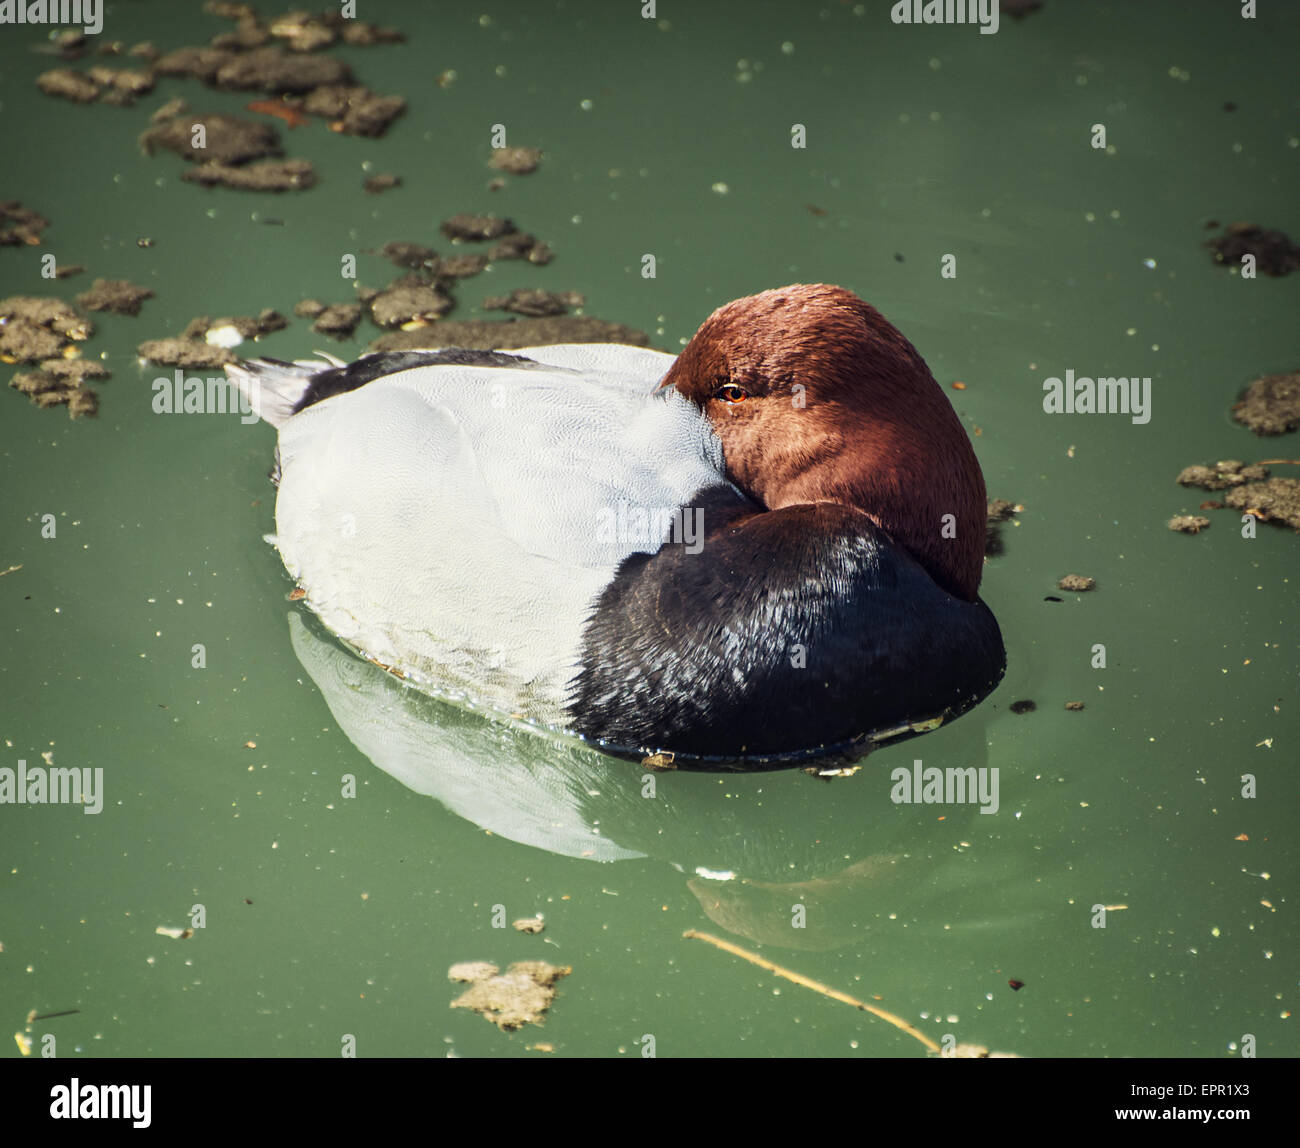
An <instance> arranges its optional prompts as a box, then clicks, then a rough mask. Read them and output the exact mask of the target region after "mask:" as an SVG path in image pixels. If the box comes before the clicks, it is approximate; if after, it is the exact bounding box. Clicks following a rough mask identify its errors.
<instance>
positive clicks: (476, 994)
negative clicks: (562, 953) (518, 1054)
mask: <svg viewBox="0 0 1300 1148" xmlns="http://www.w3.org/2000/svg"><path fill="white" fill-rule="evenodd" d="M489 969H490V970H492V973H491V975H482V974H484V973H486V971H487V970H489ZM468 972H473V973H475V974H476V975H474V976H466V973H468ZM572 972H573V969H572V968H571V967H570V966H568V965H562V966H561V965H551V964H547V962H546V961H515V962H514V964H512V965H511V966H510V967H509V968H508V969H506V971H505V972H504V973H497V972H496V968H495V966H493V965H490V964H488V963H487V962H485V961H483V962H463V963H461V964H458V965H453V966H452V967H451V969H450V970H449V971H448V974H447V975H448V977H450V978H451V979H452V980H467V979H468V980H471V981H472V983H471V984H470V987H469V988H468V989H466V990H465V992H463V993H462V994H461V995H460V996H459V997H457V998H456V999H455V1000H454V1001H452V1002H451V1007H452V1008H468V1009H473V1010H474V1011H475V1012H477V1013H479V1014H480V1015H482V1016H484V1017H486V1018H487V1019H488V1020H490V1021H491V1022H492V1023H493V1024H495V1025H496V1026H497V1027H498V1028H499V1029H501V1031H502V1032H513V1031H514V1030H515V1029H517V1028H522V1027H523V1026H524V1025H526V1024H541V1023H542V1021H543V1019H544V1018H545V1015H546V1011H547V1010H548V1009H549V1008H550V1007H551V1003H552V1001H554V1000H555V984H556V982H557V981H558V980H560V978H561V977H567V976H569V975H570V974H571V973H572Z"/></svg>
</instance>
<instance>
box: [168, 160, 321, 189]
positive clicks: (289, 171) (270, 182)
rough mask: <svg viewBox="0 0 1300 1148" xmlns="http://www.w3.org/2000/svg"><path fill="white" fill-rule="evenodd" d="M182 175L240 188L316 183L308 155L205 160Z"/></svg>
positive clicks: (195, 180)
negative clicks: (241, 161) (234, 162)
mask: <svg viewBox="0 0 1300 1148" xmlns="http://www.w3.org/2000/svg"><path fill="white" fill-rule="evenodd" d="M181 179H183V180H185V182H186V183H198V184H202V185H203V186H204V187H218V186H220V187H230V188H234V189H235V190H236V191H306V190H307V189H308V188H309V187H314V186H315V185H316V169H315V168H314V167H312V165H311V161H310V160H305V159H285V160H277V159H264V160H259V161H258V162H257V163H250V164H248V165H247V166H245V167H231V166H230V165H228V164H221V163H201V164H199V165H198V166H197V167H192V168H190V169H189V170H188V171H186V172H183V173H182V174H181Z"/></svg>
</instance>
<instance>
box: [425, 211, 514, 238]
mask: <svg viewBox="0 0 1300 1148" xmlns="http://www.w3.org/2000/svg"><path fill="white" fill-rule="evenodd" d="M439 230H441V232H442V233H443V235H445V236H446V237H447V238H448V239H453V240H456V239H460V240H469V241H471V242H477V241H481V240H484V239H499V238H501V236H503V235H510V234H512V233H513V232H514V230H515V225H514V221H513V220H510V219H501V218H499V217H498V216H495V215H470V214H468V213H466V212H461V213H460V214H458V215H453V216H452V217H451V218H450V219H444V220H443V221H442V224H441V225H440V228H439Z"/></svg>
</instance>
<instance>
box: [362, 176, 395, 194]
mask: <svg viewBox="0 0 1300 1148" xmlns="http://www.w3.org/2000/svg"><path fill="white" fill-rule="evenodd" d="M361 186H362V187H364V188H365V189H366V191H367V192H369V193H370V194H371V195H381V194H382V193H383V192H385V191H390V190H392V189H393V188H395V187H401V186H402V177H401V176H400V175H394V174H393V173H392V172H391V171H381V172H379V173H378V174H377V175H372V176H370V177H369V178H368V179H367V180H366V181H365V182H364V183H363V184H362V185H361Z"/></svg>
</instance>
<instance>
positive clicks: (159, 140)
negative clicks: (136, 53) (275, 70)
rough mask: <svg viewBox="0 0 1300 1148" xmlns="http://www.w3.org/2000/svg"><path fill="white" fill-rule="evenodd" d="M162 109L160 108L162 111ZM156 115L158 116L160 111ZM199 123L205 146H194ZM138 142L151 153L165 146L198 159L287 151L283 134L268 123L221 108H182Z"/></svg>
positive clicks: (231, 159)
mask: <svg viewBox="0 0 1300 1148" xmlns="http://www.w3.org/2000/svg"><path fill="white" fill-rule="evenodd" d="M162 110H163V109H161V108H160V109H159V112H161V111H162ZM154 115H155V116H157V115H158V112H155V113H154ZM196 124H202V125H203V134H204V137H205V138H204V145H205V146H203V147H195V146H194V126H195V125H196ZM139 143H140V148H141V150H143V151H144V152H145V153H146V154H148V155H153V154H154V152H155V151H157V150H158V149H159V148H162V149H165V150H167V151H172V152H175V153H176V154H177V155H179V156H182V157H184V158H185V159H188V160H192V161H194V162H196V163H221V164H241V163H247V162H248V161H250V160H255V159H263V158H265V157H267V156H279V155H283V154H284V152H283V149H282V148H281V147H280V135H279V133H278V132H277V131H276V130H275V128H273V127H271V126H270V125H269V124H265V123H261V122H260V121H258V120H245V119H240V118H239V117H238V116H227V115H223V114H221V113H220V112H208V113H206V114H204V115H196V114H186V113H185V112H184V111H181V112H179V113H178V114H177V115H175V116H173V117H172V118H170V119H164V120H160V121H159V122H158V123H157V124H156V125H155V126H154V127H152V128H149V129H148V131H145V132H142V133H141V135H140V138H139Z"/></svg>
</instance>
